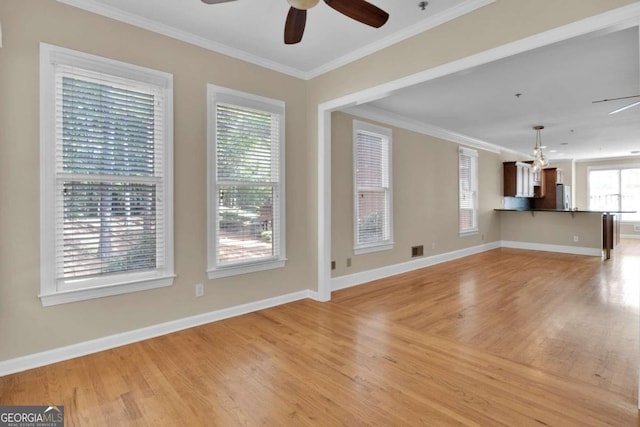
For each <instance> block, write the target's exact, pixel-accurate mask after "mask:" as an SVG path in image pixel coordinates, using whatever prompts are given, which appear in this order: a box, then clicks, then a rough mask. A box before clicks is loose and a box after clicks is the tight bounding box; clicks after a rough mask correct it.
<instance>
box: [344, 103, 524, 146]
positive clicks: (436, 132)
mask: <svg viewBox="0 0 640 427" xmlns="http://www.w3.org/2000/svg"><path fill="white" fill-rule="evenodd" d="M342 111H344V112H345V113H349V114H352V115H354V116H357V117H362V118H365V119H369V120H375V121H377V122H381V123H385V124H387V125H390V126H396V127H399V128H402V129H406V130H410V131H413V132H417V133H421V134H423V135H428V136H433V137H436V138H440V139H443V140H445V141H449V142H454V143H456V144H463V145H466V146H469V147H473V148H478V149H480V150H485V151H489V152H491V153H501V152H503V151H505V149H504V148H503V147H500V146H499V145H496V144H492V143H490V142H487V141H483V140H481V139H477V138H473V137H471V136H467V135H463V134H461V133H458V132H453V131H450V130H448V129H444V128H441V127H438V126H434V125H430V124H428V123H422V122H420V121H418V120H414V119H409V118H407V117H404V116H401V115H399V114H396V113H392V112H389V111H387V110H383V109H381V108H378V107H373V106H371V105H356V106H354V107H349V108H346V109H344V110H342ZM510 151H511V150H510ZM518 154H521V153H518Z"/></svg>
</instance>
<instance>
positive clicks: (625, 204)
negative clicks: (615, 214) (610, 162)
mask: <svg viewBox="0 0 640 427" xmlns="http://www.w3.org/2000/svg"><path fill="white" fill-rule="evenodd" d="M589 209H593V210H597V211H620V210H622V211H636V213H633V214H631V213H629V214H622V218H621V219H622V221H627V222H640V213H639V212H640V168H639V167H615V168H608V169H590V170H589Z"/></svg>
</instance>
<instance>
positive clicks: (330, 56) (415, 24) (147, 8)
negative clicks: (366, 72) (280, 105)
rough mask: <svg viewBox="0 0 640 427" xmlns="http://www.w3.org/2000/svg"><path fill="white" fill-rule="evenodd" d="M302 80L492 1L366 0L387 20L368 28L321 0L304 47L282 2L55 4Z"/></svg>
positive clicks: (99, 0)
mask: <svg viewBox="0 0 640 427" xmlns="http://www.w3.org/2000/svg"><path fill="white" fill-rule="evenodd" d="M58 1H60V2H62V3H66V4H70V5H72V6H76V7H79V8H82V9H86V10H89V11H92V12H95V13H99V14H102V15H105V16H108V17H111V18H114V19H118V20H120V21H124V22H127V23H130V24H133V25H137V26H140V27H143V28H146V29H149V30H152V31H156V32H159V33H162V34H166V35H168V36H171V37H174V38H177V39H180V40H184V41H187V42H191V43H193V44H196V45H199V46H202V47H206V48H209V49H212V50H215V51H218V52H221V53H224V54H227V55H230V56H234V57H237V58H240V59H243V60H247V61H250V62H253V63H256V64H259V65H262V66H265V67H268V68H272V69H275V70H277V71H281V72H285V73H287V74H291V75H294V76H296V77H301V78H312V77H315V76H317V75H319V74H322V73H324V72H326V71H329V70H331V69H334V68H337V67H339V66H342V65H344V64H346V63H348V62H351V61H353V60H355V59H358V58H361V57H363V56H365V55H368V54H370V53H372V52H375V51H376V50H379V49H381V48H384V47H387V46H389V45H391V44H393V43H397V42H398V41H400V40H403V39H405V38H408V37H410V36H413V35H415V34H418V33H420V32H423V31H425V30H427V29H429V28H432V27H434V26H437V25H440V24H442V23H444V22H447V21H449V20H451V19H455V18H456V17H459V16H461V15H464V14H465V13H468V12H470V11H472V10H475V9H477V8H479V7H482V6H484V5H486V4H489V3H492V2H493V1H495V0H430V1H429V5H428V6H427V7H426V9H425V10H424V11H421V10H420V8H419V6H418V3H419V2H418V1H417V0H370V1H371V3H373V4H375V5H376V6H378V7H379V8H381V9H383V10H385V11H387V12H388V13H389V15H390V18H389V20H388V22H387V23H386V24H385V25H384V26H383V27H381V28H372V27H369V26H367V25H364V24H361V23H359V22H356V21H354V20H353V19H350V18H347V17H346V16H344V15H342V14H340V13H339V12H337V11H335V10H334V9H332V8H330V7H329V6H328V5H327V4H325V3H324V2H323V1H321V2H320V3H319V4H318V5H317V6H316V7H314V8H312V9H310V10H309V11H308V14H307V24H306V29H305V33H304V37H303V39H302V42H301V43H299V44H296V45H285V44H284V38H283V31H284V23H285V20H286V17H287V13H288V12H289V8H290V6H289V3H287V0H238V1H233V2H228V3H220V4H213V5H207V4H204V3H203V2H202V1H201V0H135V1H132V0H58Z"/></svg>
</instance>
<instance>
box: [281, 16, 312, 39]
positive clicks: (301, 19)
mask: <svg viewBox="0 0 640 427" xmlns="http://www.w3.org/2000/svg"><path fill="white" fill-rule="evenodd" d="M306 23H307V11H306V10H300V9H296V8H295V7H292V8H290V9H289V13H288V14H287V22H286V23H285V24H284V42H285V44H296V43H300V40H302V35H303V34H304V26H305V24H306Z"/></svg>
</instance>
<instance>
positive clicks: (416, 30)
mask: <svg viewBox="0 0 640 427" xmlns="http://www.w3.org/2000/svg"><path fill="white" fill-rule="evenodd" d="M495 1H496V0H467V1H465V2H463V3H460V4H458V5H456V6H454V7H451V8H449V9H446V10H444V11H442V12H440V13H437V14H435V15H433V16H430V17H429V18H426V19H425V20H423V21H420V22H418V23H416V24H413V25H410V26H408V27H406V28H405V29H403V30H401V31H397V32H395V33H393V34H391V35H389V36H387V37H385V38H383V39H381V40H378V41H376V42H374V43H370V44H368V45H366V46H364V47H362V48H360V49H356V50H354V51H353V52H350V53H348V54H347V55H344V56H341V57H339V58H336V59H334V60H333V61H330V62H327V63H326V64H324V65H321V66H320V67H317V68H314V69H313V70H311V71H309V72H308V73H307V80H310V79H313V78H315V77H318V76H320V75H322V74H325V73H328V72H329V71H333V70H335V69H337V68H340V67H342V66H344V65H347V64H349V63H351V62H354V61H357V60H358V59H361V58H364V57H365V56H367V55H371V54H372V53H375V52H377V51H379V50H382V49H385V48H387V47H389V46H392V45H394V44H396V43H399V42H401V41H403V40H406V39H408V38H410V37H413V36H415V35H418V34H420V33H423V32H425V31H427V30H430V29H432V28H435V27H437V26H439V25H442V24H445V23H447V22H449V21H453V20H454V19H456V18H459V17H461V16H463V15H466V14H467V13H470V12H473V11H474V10H476V9H480V8H481V7H484V6H487V5H489V4H491V3H494V2H495Z"/></svg>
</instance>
